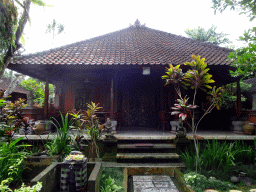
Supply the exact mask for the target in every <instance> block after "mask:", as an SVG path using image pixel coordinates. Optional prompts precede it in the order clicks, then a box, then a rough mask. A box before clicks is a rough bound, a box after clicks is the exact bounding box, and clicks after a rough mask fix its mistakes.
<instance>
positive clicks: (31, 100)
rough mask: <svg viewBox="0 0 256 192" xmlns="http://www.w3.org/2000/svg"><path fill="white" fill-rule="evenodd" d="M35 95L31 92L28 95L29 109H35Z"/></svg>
mask: <svg viewBox="0 0 256 192" xmlns="http://www.w3.org/2000/svg"><path fill="white" fill-rule="evenodd" d="M33 99H34V93H33V91H29V92H28V94H27V104H28V105H27V107H26V108H27V109H33V105H34V101H33Z"/></svg>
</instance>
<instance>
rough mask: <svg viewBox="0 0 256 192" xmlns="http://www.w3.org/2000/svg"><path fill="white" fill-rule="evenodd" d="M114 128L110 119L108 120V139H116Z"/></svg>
mask: <svg viewBox="0 0 256 192" xmlns="http://www.w3.org/2000/svg"><path fill="white" fill-rule="evenodd" d="M113 127H114V126H113V125H112V122H111V120H110V118H107V121H106V123H105V130H106V132H107V134H106V135H105V136H106V139H109V138H112V137H114V133H113Z"/></svg>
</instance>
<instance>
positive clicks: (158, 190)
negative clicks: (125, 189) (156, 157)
mask: <svg viewBox="0 0 256 192" xmlns="http://www.w3.org/2000/svg"><path fill="white" fill-rule="evenodd" d="M133 190H134V192H164V191H165V192H179V191H178V189H177V187H176V186H175V185H174V183H173V181H172V180H171V178H170V177H169V176H167V175H133Z"/></svg>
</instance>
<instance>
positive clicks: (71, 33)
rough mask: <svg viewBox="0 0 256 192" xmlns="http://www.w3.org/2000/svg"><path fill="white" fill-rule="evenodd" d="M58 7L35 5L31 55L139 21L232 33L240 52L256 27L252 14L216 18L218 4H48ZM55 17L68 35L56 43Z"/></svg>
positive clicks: (106, 0)
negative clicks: (52, 26) (51, 27)
mask: <svg viewBox="0 0 256 192" xmlns="http://www.w3.org/2000/svg"><path fill="white" fill-rule="evenodd" d="M44 2H45V3H46V4H48V5H53V7H46V8H42V7H38V6H35V5H32V6H31V9H30V18H31V24H29V23H28V24H27V25H26V28H25V31H24V32H25V35H24V37H25V50H26V52H24V53H25V54H27V53H35V52H40V51H44V50H48V49H51V48H54V47H60V46H63V45H67V44H71V43H75V42H78V41H83V40H87V39H90V38H93V37H97V36H100V35H104V34H107V33H111V32H114V31H118V30H121V29H124V28H127V27H129V26H130V24H134V22H135V20H136V19H139V21H140V22H141V24H145V25H146V26H147V27H149V28H152V29H157V30H161V31H164V32H168V33H172V34H176V35H181V36H185V37H186V33H185V32H184V31H185V30H186V29H187V28H189V29H194V28H197V27H198V26H200V27H203V28H205V29H209V28H210V27H211V26H212V25H214V26H217V30H216V32H219V33H220V32H223V33H226V34H229V36H228V38H229V39H230V40H231V41H233V44H234V46H235V47H236V48H238V47H241V46H243V43H242V42H239V41H237V39H238V38H239V36H241V35H242V34H243V32H244V30H245V29H249V28H252V27H253V26H255V21H253V22H250V21H249V18H248V17H247V16H246V15H239V13H238V12H235V11H230V10H229V9H227V10H225V11H224V12H223V13H220V12H217V13H216V15H215V14H214V9H212V8H211V7H212V6H213V4H212V0H179V1H177V0H157V1H155V0H154V1H153V0H129V1H124V0H72V1H70V0H69V1H68V0H44ZM53 19H55V20H56V21H57V23H60V24H63V25H64V27H65V30H64V33H62V34H60V35H58V36H56V37H55V39H54V40H53V38H52V35H51V34H46V33H45V32H46V28H47V25H48V24H50V23H51V22H52V20H53Z"/></svg>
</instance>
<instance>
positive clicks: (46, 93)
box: [44, 78, 49, 119]
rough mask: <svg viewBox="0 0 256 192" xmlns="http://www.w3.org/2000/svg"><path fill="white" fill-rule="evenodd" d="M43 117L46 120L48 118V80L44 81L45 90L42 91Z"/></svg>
mask: <svg viewBox="0 0 256 192" xmlns="http://www.w3.org/2000/svg"><path fill="white" fill-rule="evenodd" d="M44 94H45V96H44V117H45V118H46V119H48V117H49V104H48V102H49V81H48V78H46V81H45V90H44Z"/></svg>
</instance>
